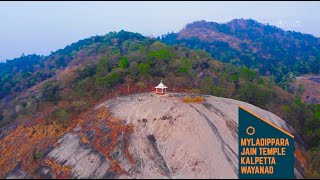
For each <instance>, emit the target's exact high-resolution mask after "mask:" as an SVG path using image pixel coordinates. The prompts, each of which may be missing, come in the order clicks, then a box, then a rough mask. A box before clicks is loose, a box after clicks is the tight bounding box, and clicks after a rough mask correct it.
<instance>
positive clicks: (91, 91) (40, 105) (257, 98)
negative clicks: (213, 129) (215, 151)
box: [0, 31, 320, 174]
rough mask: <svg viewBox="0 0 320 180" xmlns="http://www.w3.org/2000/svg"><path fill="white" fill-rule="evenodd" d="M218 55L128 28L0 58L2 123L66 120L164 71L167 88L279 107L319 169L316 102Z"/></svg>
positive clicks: (148, 84) (147, 86) (138, 88)
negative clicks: (36, 52)
mask: <svg viewBox="0 0 320 180" xmlns="http://www.w3.org/2000/svg"><path fill="white" fill-rule="evenodd" d="M225 50H226V51H225V53H227V52H229V50H228V48H226V49H225ZM221 51H222V50H221ZM216 58H217V57H216V56H213V57H212V56H211V55H210V54H209V53H206V52H205V51H203V50H192V49H189V48H187V47H184V46H182V45H172V46H169V45H165V44H164V43H162V42H159V41H157V40H156V39H153V38H147V37H144V36H142V35H140V34H138V33H131V32H126V31H120V32H111V33H109V34H107V35H105V36H95V37H91V38H88V39H85V40H81V41H79V42H77V43H74V44H71V45H70V46H67V47H66V48H64V49H61V50H58V51H56V52H54V53H52V54H51V55H49V56H47V57H39V56H36V55H32V56H24V57H21V58H17V59H14V60H11V61H8V62H7V63H4V64H1V65H0V70H1V71H0V72H1V77H0V84H1V98H2V101H1V107H0V125H1V126H4V125H6V124H9V123H12V122H30V123H32V122H33V121H34V119H39V118H40V119H41V121H40V120H39V121H40V122H43V123H44V124H50V123H52V122H56V123H61V124H62V125H63V126H65V127H67V126H68V124H69V123H70V121H72V119H74V118H77V117H78V116H79V114H80V113H81V112H85V111H87V110H88V109H89V108H90V107H92V105H94V104H96V103H98V102H101V101H104V100H107V99H109V98H111V97H115V96H120V95H124V94H131V93H137V92H146V91H151V90H153V87H154V86H155V85H157V84H158V83H159V81H160V79H161V78H162V79H163V82H164V83H165V84H166V85H167V86H168V87H169V89H168V91H172V92H195V93H203V94H209V95H214V96H221V97H228V98H233V99H238V100H241V101H245V102H248V103H251V104H253V105H256V106H258V107H261V108H263V109H266V110H268V111H270V112H273V113H275V114H277V115H278V116H280V117H281V118H283V119H284V120H285V121H286V122H288V123H289V124H290V125H291V126H292V127H293V128H294V129H295V130H296V131H297V132H298V133H299V134H300V135H301V136H302V138H303V140H304V142H305V145H306V149H307V152H308V153H307V155H305V157H306V158H308V162H310V163H309V164H310V165H309V166H310V167H308V168H309V170H310V172H308V173H310V174H312V173H313V174H316V173H319V169H320V168H319V161H320V157H319V154H318V153H317V152H319V148H320V144H319V138H320V131H319V129H320V123H319V122H320V116H319V114H320V106H319V105H306V104H304V103H302V102H301V101H300V100H299V99H297V98H295V97H294V96H293V95H292V94H290V93H288V92H286V91H284V90H283V89H281V88H279V87H278V86H277V85H275V82H274V78H272V77H269V76H261V75H259V73H258V71H256V70H253V69H250V68H248V67H246V66H242V67H237V66H233V65H231V64H226V63H222V62H220V61H217V60H214V59H216ZM220 58H221V57H220ZM227 58H230V59H233V57H231V56H230V57H227ZM222 59H223V58H222ZM224 61H226V60H225V59H224ZM230 61H232V60H230ZM271 61H272V60H270V62H271ZM308 62H309V61H308ZM310 63H312V61H311V60H310ZM22 64H27V65H26V66H24V67H23V65H22ZM266 64H267V63H266ZM266 64H265V65H266ZM270 64H272V63H270ZM247 65H248V66H251V65H250V64H247ZM251 67H252V66H251ZM272 67H273V66H272ZM270 71H271V69H270ZM2 72H6V73H2Z"/></svg>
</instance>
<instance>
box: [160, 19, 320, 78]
mask: <svg viewBox="0 0 320 180" xmlns="http://www.w3.org/2000/svg"><path fill="white" fill-rule="evenodd" d="M161 41H162V42H164V43H166V44H181V45H184V46H187V47H189V48H193V49H203V50H205V51H207V52H208V53H210V54H211V55H212V57H214V58H215V59H218V60H221V61H223V62H230V63H232V64H234V65H245V66H247V67H250V68H255V69H257V70H258V71H259V72H260V73H261V74H263V75H274V76H275V81H276V82H278V83H280V84H281V82H284V81H285V80H288V79H290V78H291V77H292V75H300V74H307V73H313V74H319V72H320V70H319V69H320V58H319V57H320V39H319V38H317V37H315V36H313V35H310V34H302V33H299V32H294V31H285V30H282V29H280V28H277V27H275V26H271V25H268V24H262V23H259V22H257V21H255V20H252V19H234V20H232V21H230V22H227V23H222V24H219V23H215V22H206V21H204V20H202V21H196V22H193V23H190V24H187V25H186V26H185V28H183V29H182V30H181V31H180V32H178V33H169V34H166V35H164V36H162V38H161ZM290 74H291V75H290Z"/></svg>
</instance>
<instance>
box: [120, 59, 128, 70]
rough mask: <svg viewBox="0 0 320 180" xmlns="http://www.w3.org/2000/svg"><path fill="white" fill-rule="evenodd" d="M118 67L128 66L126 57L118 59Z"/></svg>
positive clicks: (125, 67) (124, 67)
mask: <svg viewBox="0 0 320 180" xmlns="http://www.w3.org/2000/svg"><path fill="white" fill-rule="evenodd" d="M118 66H119V68H123V69H127V67H128V66H129V62H128V58H127V57H122V58H121V60H120V61H119V65H118Z"/></svg>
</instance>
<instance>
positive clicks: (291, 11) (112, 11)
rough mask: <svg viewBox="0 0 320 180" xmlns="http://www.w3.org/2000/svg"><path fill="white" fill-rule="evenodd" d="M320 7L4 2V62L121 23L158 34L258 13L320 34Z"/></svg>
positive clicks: (0, 50)
mask: <svg viewBox="0 0 320 180" xmlns="http://www.w3.org/2000/svg"><path fill="white" fill-rule="evenodd" d="M318 9H320V3H319V2H269V1H268V2H190V1H188V2H123V1H122V2H0V23H1V25H2V28H0V62H1V61H5V60H6V59H13V58H16V57H20V56H21V54H22V53H24V54H26V55H28V54H38V55H49V54H50V52H52V51H56V50H58V49H61V48H64V47H65V46H67V45H69V44H71V43H74V42H76V41H78V40H81V39H84V38H88V37H91V36H95V35H104V34H107V33H109V32H110V31H119V30H121V29H123V30H126V31H132V32H138V33H141V34H142V35H145V36H155V37H157V36H161V35H162V34H166V33H168V32H172V31H173V32H178V31H179V30H181V29H182V28H183V27H184V26H185V25H186V24H188V23H191V22H194V21H199V20H205V21H209V22H218V23H225V22H228V21H231V20H232V19H240V18H243V19H254V20H257V21H258V22H261V23H269V24H270V25H274V26H276V27H279V28H282V29H284V30H293V31H297V32H301V33H307V34H312V35H314V36H316V37H320V24H319V23H318V22H320V13H319V12H318Z"/></svg>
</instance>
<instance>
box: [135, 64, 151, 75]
mask: <svg viewBox="0 0 320 180" xmlns="http://www.w3.org/2000/svg"><path fill="white" fill-rule="evenodd" d="M138 72H139V75H140V76H146V77H148V76H150V73H151V67H150V65H149V64H146V63H140V64H139V65H138Z"/></svg>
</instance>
